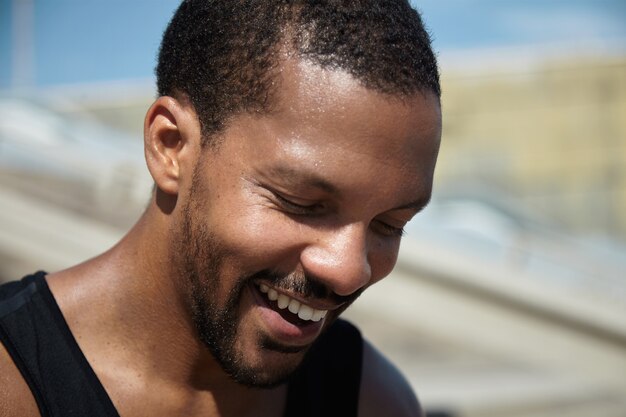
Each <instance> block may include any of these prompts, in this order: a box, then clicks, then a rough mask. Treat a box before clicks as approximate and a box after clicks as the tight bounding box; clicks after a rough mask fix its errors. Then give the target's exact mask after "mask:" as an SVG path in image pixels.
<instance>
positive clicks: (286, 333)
mask: <svg viewBox="0 0 626 417" xmlns="http://www.w3.org/2000/svg"><path fill="white" fill-rule="evenodd" d="M247 289H248V291H249V292H250V293H251V294H252V298H253V300H254V301H255V302H256V308H257V311H258V314H259V316H260V318H261V320H262V321H263V323H264V324H265V327H266V329H267V330H268V333H269V334H270V335H271V336H273V338H275V339H276V340H277V341H279V342H281V343H283V344H286V345H288V346H305V345H308V344H310V343H312V342H313V341H314V340H315V338H316V337H317V336H318V335H319V334H320V332H321V330H322V325H323V323H324V320H323V319H322V320H320V321H317V322H315V321H307V322H305V324H303V325H301V324H293V323H291V322H289V321H287V320H285V319H284V318H283V317H282V316H281V315H280V313H278V312H277V311H275V310H274V309H272V308H271V307H270V306H269V304H268V303H267V300H266V299H265V297H264V296H263V295H261V293H260V291H259V290H258V289H257V288H256V286H254V285H250V286H249V287H247Z"/></svg>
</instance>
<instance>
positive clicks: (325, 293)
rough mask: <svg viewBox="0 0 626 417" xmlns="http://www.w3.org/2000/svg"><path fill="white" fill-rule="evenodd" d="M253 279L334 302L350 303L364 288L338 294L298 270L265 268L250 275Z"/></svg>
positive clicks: (307, 296) (306, 295)
mask: <svg viewBox="0 0 626 417" xmlns="http://www.w3.org/2000/svg"><path fill="white" fill-rule="evenodd" d="M255 279H264V280H266V281H269V282H270V283H271V284H272V285H273V286H274V287H276V288H280V289H283V290H285V291H289V292H293V293H296V294H299V295H301V296H302V297H304V298H317V299H324V300H330V301H332V302H333V303H335V304H343V303H346V304H350V303H352V302H353V301H354V300H356V299H357V298H358V297H359V295H361V293H362V292H363V290H364V289H363V288H361V289H359V290H358V291H356V292H354V293H352V294H350V295H339V294H336V293H335V292H334V291H332V290H331V289H329V288H328V287H327V286H326V285H324V284H322V283H321V282H320V280H319V279H317V278H315V277H313V276H311V275H310V274H305V273H304V272H300V271H296V272H290V273H288V274H285V273H281V272H279V271H274V270H270V269H265V270H262V271H259V272H257V273H256V274H254V275H252V276H251V277H250V280H255Z"/></svg>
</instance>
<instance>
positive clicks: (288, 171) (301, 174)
mask: <svg viewBox="0 0 626 417" xmlns="http://www.w3.org/2000/svg"><path fill="white" fill-rule="evenodd" d="M269 171H270V174H272V175H276V176H279V177H281V178H282V179H285V180H287V181H289V182H290V183H292V184H293V185H303V184H304V185H307V186H310V187H315V188H319V189H321V190H323V191H326V192H327V193H329V194H334V195H337V194H339V190H338V189H337V187H335V186H334V185H333V184H331V183H330V182H329V181H328V180H326V179H325V178H322V177H321V176H320V175H319V174H317V173H315V172H312V171H310V170H306V169H305V170H303V169H295V168H293V167H290V166H287V165H277V166H274V167H272V168H271V169H270V170H269Z"/></svg>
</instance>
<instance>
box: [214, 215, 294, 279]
mask: <svg viewBox="0 0 626 417" xmlns="http://www.w3.org/2000/svg"><path fill="white" fill-rule="evenodd" d="M224 212H226V213H229V214H228V215H227V216H226V218H224V219H223V220H222V221H220V222H219V223H218V225H217V226H216V227H217V234H218V235H219V239H220V243H221V245H222V246H223V249H224V250H225V254H226V256H232V258H233V259H235V260H236V261H237V263H238V264H240V265H241V266H242V267H244V266H245V267H246V269H249V270H250V271H249V272H250V273H254V272H258V270H259V269H266V268H273V267H275V266H277V263H278V262H283V263H284V262H288V261H289V260H290V259H297V252H298V250H297V248H298V247H299V242H300V240H301V236H300V234H299V233H298V231H299V226H298V225H297V224H296V223H295V222H294V221H292V220H291V219H289V218H288V217H286V216H284V215H283V214H281V213H279V212H277V211H275V210H271V209H269V208H267V207H263V206H258V205H254V206H244V209H243V210H232V209H231V210H230V211H229V210H227V209H224Z"/></svg>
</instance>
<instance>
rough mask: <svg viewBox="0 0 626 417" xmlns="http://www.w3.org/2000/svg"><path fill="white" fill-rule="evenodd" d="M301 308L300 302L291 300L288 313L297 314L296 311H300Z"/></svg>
mask: <svg viewBox="0 0 626 417" xmlns="http://www.w3.org/2000/svg"><path fill="white" fill-rule="evenodd" d="M301 306H302V304H300V301H298V300H291V301H290V302H289V311H291V312H292V313H293V314H298V310H300V307H301Z"/></svg>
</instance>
